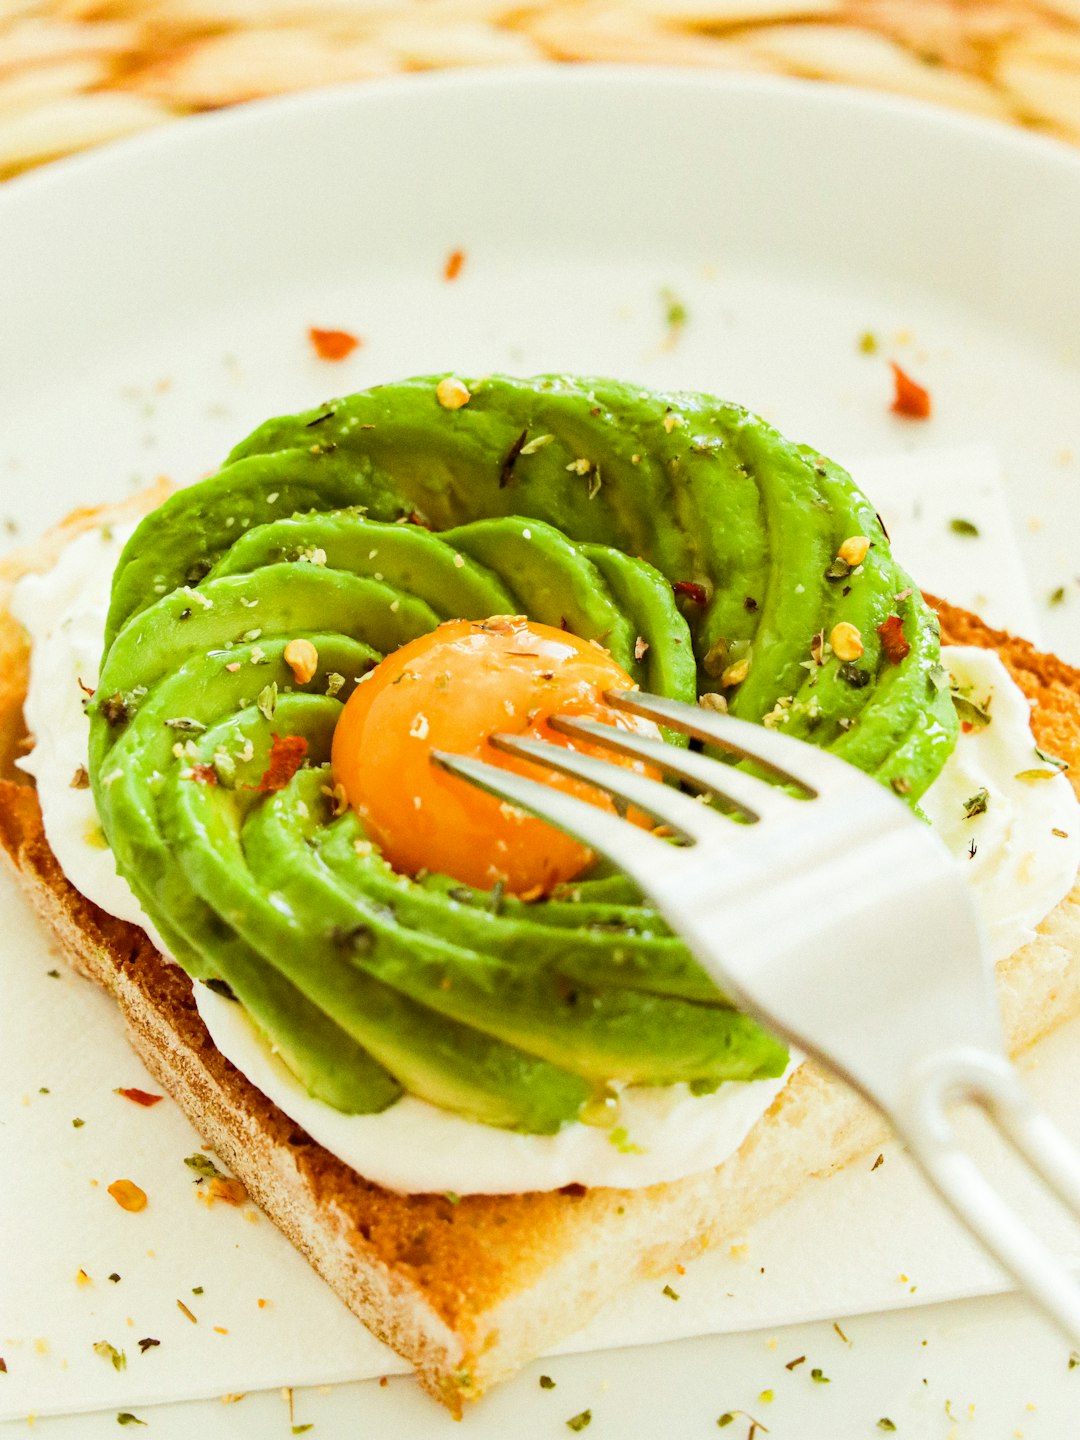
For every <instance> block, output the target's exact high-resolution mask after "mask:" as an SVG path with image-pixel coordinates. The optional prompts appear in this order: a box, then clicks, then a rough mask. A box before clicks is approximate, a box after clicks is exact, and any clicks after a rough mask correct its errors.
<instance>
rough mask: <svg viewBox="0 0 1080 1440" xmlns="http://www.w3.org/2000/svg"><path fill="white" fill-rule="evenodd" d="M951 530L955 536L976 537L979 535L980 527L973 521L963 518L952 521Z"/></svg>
mask: <svg viewBox="0 0 1080 1440" xmlns="http://www.w3.org/2000/svg"><path fill="white" fill-rule="evenodd" d="M949 529H950V530H951V531H952V533H953V534H954V535H967V536H969V537H975V536H977V535H978V533H979V527H978V526H977V525H976V524H975V522H974V521H973V520H964V519H963V518H957V519H956V520H950V521H949Z"/></svg>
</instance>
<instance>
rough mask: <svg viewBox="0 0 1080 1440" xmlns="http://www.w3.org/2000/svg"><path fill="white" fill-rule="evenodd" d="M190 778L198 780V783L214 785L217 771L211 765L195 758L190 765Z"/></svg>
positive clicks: (216, 781) (216, 779) (216, 780)
mask: <svg viewBox="0 0 1080 1440" xmlns="http://www.w3.org/2000/svg"><path fill="white" fill-rule="evenodd" d="M191 778H192V779H193V780H198V782H199V784H200V785H216V784H217V783H218V777H217V771H216V770H215V769H214V767H213V765H204V764H203V762H202V761H201V760H197V761H196V762H195V764H194V765H192V767H191Z"/></svg>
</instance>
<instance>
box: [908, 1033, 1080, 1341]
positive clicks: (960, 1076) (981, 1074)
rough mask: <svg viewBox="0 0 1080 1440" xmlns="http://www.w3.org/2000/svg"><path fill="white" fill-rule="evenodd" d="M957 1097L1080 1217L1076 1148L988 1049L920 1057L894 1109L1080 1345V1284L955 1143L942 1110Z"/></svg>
mask: <svg viewBox="0 0 1080 1440" xmlns="http://www.w3.org/2000/svg"><path fill="white" fill-rule="evenodd" d="M958 1100H967V1101H971V1102H974V1103H975V1104H977V1105H979V1106H980V1107H981V1108H982V1109H983V1110H984V1111H985V1112H986V1114H987V1116H988V1117H989V1118H990V1120H991V1122H992V1123H993V1124H994V1125H995V1127H996V1128H997V1129H998V1131H999V1132H1000V1133H1001V1134H1002V1135H1003V1136H1004V1137H1005V1138H1006V1139H1007V1140H1008V1141H1009V1142H1010V1143H1011V1144H1012V1146H1013V1148H1014V1149H1015V1150H1016V1151H1017V1152H1018V1153H1019V1154H1020V1155H1021V1156H1022V1157H1023V1159H1024V1160H1026V1161H1027V1163H1028V1165H1029V1166H1030V1167H1031V1169H1032V1170H1033V1171H1034V1172H1035V1173H1036V1174H1037V1175H1038V1176H1039V1178H1040V1179H1041V1180H1042V1181H1043V1182H1044V1183H1045V1184H1046V1185H1047V1187H1048V1188H1049V1189H1051V1190H1052V1191H1053V1192H1054V1193H1055V1194H1056V1195H1057V1197H1058V1198H1059V1200H1061V1202H1062V1203H1063V1204H1064V1205H1065V1206H1066V1208H1067V1209H1069V1210H1070V1211H1071V1212H1072V1214H1073V1215H1074V1216H1075V1217H1076V1218H1078V1219H1080V1154H1078V1153H1077V1151H1076V1149H1075V1148H1074V1146H1073V1145H1072V1144H1070V1142H1069V1141H1068V1140H1066V1138H1065V1136H1064V1135H1062V1133H1061V1132H1060V1130H1058V1128H1057V1127H1056V1126H1055V1125H1054V1124H1052V1122H1051V1121H1050V1120H1048V1119H1047V1117H1046V1116H1045V1115H1043V1114H1042V1113H1041V1112H1040V1111H1039V1110H1038V1109H1037V1108H1036V1106H1035V1105H1034V1103H1033V1102H1032V1100H1031V1098H1030V1096H1029V1095H1028V1094H1027V1092H1026V1090H1025V1089H1024V1087H1023V1085H1022V1083H1021V1081H1020V1078H1019V1076H1018V1074H1017V1072H1016V1070H1015V1069H1014V1068H1013V1066H1012V1065H1011V1064H1009V1062H1008V1061H1007V1060H1005V1059H1004V1058H1003V1057H1001V1056H998V1055H994V1054H991V1053H989V1052H986V1051H981V1050H974V1049H971V1050H963V1051H958V1052H954V1053H953V1054H950V1055H938V1056H935V1057H934V1058H933V1059H931V1060H929V1061H928V1062H925V1063H924V1064H923V1065H922V1066H920V1067H919V1069H918V1071H917V1073H916V1075H915V1077H914V1079H913V1083H912V1085H911V1087H910V1089H909V1090H908V1092H907V1095H906V1097H905V1100H904V1102H903V1103H902V1105H901V1106H898V1107H897V1109H896V1111H894V1114H893V1119H894V1121H895V1123H896V1126H897V1129H898V1130H899V1132H900V1133H901V1135H902V1136H903V1139H904V1141H905V1143H906V1145H907V1147H908V1150H909V1152H910V1153H911V1156H912V1158H913V1159H914V1160H915V1161H916V1163H917V1164H918V1165H919V1166H920V1168H921V1169H922V1171H923V1173H924V1174H925V1175H926V1177H927V1179H928V1180H929V1181H930V1182H931V1184H932V1185H933V1186H934V1188H935V1189H936V1190H937V1191H938V1193H939V1194H940V1195H941V1196H942V1198H943V1199H944V1200H945V1201H946V1203H947V1204H948V1205H949V1206H950V1208H951V1209H952V1210H953V1212H954V1214H955V1215H956V1216H957V1217H958V1219H960V1220H961V1221H962V1222H963V1223H964V1224H965V1225H966V1226H967V1227H968V1229H969V1230H970V1231H971V1233H972V1234H973V1235H974V1236H975V1237H976V1238H977V1239H978V1240H980V1241H981V1242H982V1244H983V1245H984V1246H985V1248H986V1249H987V1250H988V1251H989V1252H990V1254H991V1255H993V1256H994V1258H995V1259H996V1260H997V1261H998V1263H999V1264H1000V1265H1001V1266H1002V1267H1003V1268H1004V1269H1005V1270H1007V1271H1008V1272H1009V1273H1010V1274H1011V1275H1012V1276H1013V1278H1014V1279H1015V1280H1016V1281H1017V1282H1018V1283H1019V1284H1020V1286H1021V1287H1022V1288H1023V1289H1024V1290H1026V1291H1027V1293H1028V1295H1030V1297H1031V1298H1032V1299H1033V1300H1034V1301H1035V1302H1036V1303H1037V1304H1038V1305H1040V1306H1041V1307H1042V1309H1043V1311H1044V1312H1045V1314H1046V1315H1048V1316H1049V1317H1050V1318H1051V1319H1052V1320H1054V1321H1055V1322H1056V1323H1057V1325H1058V1326H1059V1327H1060V1328H1061V1329H1062V1330H1063V1331H1064V1333H1065V1335H1066V1336H1067V1337H1068V1339H1069V1340H1070V1341H1071V1343H1072V1344H1073V1345H1074V1346H1075V1347H1076V1348H1077V1349H1080V1285H1078V1284H1077V1282H1076V1281H1075V1280H1074V1279H1073V1277H1072V1276H1071V1275H1070V1273H1069V1272H1068V1271H1067V1270H1066V1269H1065V1268H1064V1266H1063V1265H1062V1263H1061V1260H1060V1258H1059V1257H1057V1256H1055V1255H1054V1253H1053V1252H1052V1251H1051V1250H1049V1249H1048V1247H1047V1246H1046V1245H1045V1244H1044V1243H1043V1242H1042V1240H1040V1239H1039V1237H1038V1236H1037V1235H1036V1234H1035V1233H1034V1232H1033V1231H1032V1230H1031V1228H1030V1227H1029V1226H1028V1225H1026V1224H1025V1223H1024V1222H1023V1221H1022V1220H1020V1219H1019V1217H1018V1216H1017V1215H1016V1213H1015V1212H1014V1211H1013V1210H1012V1209H1011V1207H1010V1206H1009V1205H1008V1204H1006V1202H1005V1201H1004V1200H1003V1199H1002V1197H1001V1195H1000V1194H999V1193H998V1191H997V1190H996V1189H995V1188H994V1186H993V1185H992V1184H991V1183H990V1181H989V1180H988V1179H987V1178H986V1176H985V1175H984V1174H983V1172H982V1171H981V1170H980V1169H979V1167H978V1166H977V1165H976V1164H975V1162H974V1160H973V1159H972V1158H971V1156H970V1155H968V1154H967V1153H966V1151H964V1150H963V1149H962V1148H961V1145H960V1140H959V1137H958V1136H957V1133H956V1130H955V1128H954V1126H953V1124H952V1121H951V1120H950V1118H949V1115H948V1113H947V1109H946V1107H947V1106H948V1105H950V1104H952V1103H955V1102H956V1101H958Z"/></svg>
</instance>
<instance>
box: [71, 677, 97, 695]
mask: <svg viewBox="0 0 1080 1440" xmlns="http://www.w3.org/2000/svg"><path fill="white" fill-rule="evenodd" d="M75 680H76V683H77V684H78V686H79V689H80V690H81V691H82V693H83V694H84V695H89V696H90V698H91V699H93V697H94V691H93V690H92V689H91V688H90V686H89V685H84V684H83V681H82V676H81V675H76V677H75Z"/></svg>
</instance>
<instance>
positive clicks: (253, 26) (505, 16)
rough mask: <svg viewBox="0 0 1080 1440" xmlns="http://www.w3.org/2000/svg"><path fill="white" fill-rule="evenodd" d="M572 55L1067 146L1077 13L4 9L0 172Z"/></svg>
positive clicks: (821, 7) (1006, 7) (621, 6)
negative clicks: (1019, 129) (898, 104)
mask: <svg viewBox="0 0 1080 1440" xmlns="http://www.w3.org/2000/svg"><path fill="white" fill-rule="evenodd" d="M586 60H602V61H623V62H633V63H639V64H640V63H645V64H657V65H692V66H696V67H699V68H715V69H722V70H750V71H766V72H773V73H782V74H789V75H800V76H806V77H810V78H813V79H819V80H834V81H843V82H845V83H848V84H855V85H862V86H867V87H869V88H871V89H876V90H883V91H891V92H894V93H901V94H905V95H914V96H918V97H920V98H922V99H925V100H930V101H934V102H937V103H939V104H943V105H948V106H953V107H956V108H958V109H961V110H967V111H973V112H975V113H977V114H981V115H986V116H990V117H993V118H997V119H1000V120H1002V121H1005V122H1011V123H1014V124H1019V125H1024V126H1028V127H1031V128H1035V129H1039V130H1043V131H1046V132H1049V133H1051V134H1054V135H1058V136H1061V137H1063V138H1065V139H1067V140H1071V141H1073V142H1075V143H1077V144H1080V0H801V3H800V0H540V3H533V4H529V3H527V0H522V3H516V4H515V3H512V0H0V179H2V178H6V177H7V176H10V175H14V174H16V173H18V172H19V171H21V170H26V169H29V168H30V167H32V166H34V165H39V164H42V163H43V162H45V161H48V160H51V159H54V158H56V157H57V156H60V155H65V154H68V153H70V152H72V151H75V150H82V149H86V148H88V147H90V146H93V145H98V144H102V143H104V142H106V141H108V140H112V139H115V138H117V137H119V136H121V135H127V134H131V133H132V132H134V131H137V130H142V129H145V128H147V127H149V126H151V125H159V124H162V123H164V122H165V121H168V120H171V119H173V118H174V117H177V116H181V115H186V114H190V113H192V112H193V111H198V110H208V109H215V108H218V107H220V106H225V105H235V104H238V103H240V102H242V101H244V100H250V99H254V98H256V97H259V96H265V95H274V94H280V93H283V92H285V91H289V90H302V89H310V88H313V87H316V86H319V85H328V84H338V83H341V82H343V81H350V80H366V79H370V78H373V77H377V76H383V75H389V74H394V73H399V72H405V71H416V70H431V69H443V68H447V67H450V66H455V67H460V66H470V65H507V64H519V65H520V64H530V63H535V64H544V63H551V62H562V63H573V62H575V61H586Z"/></svg>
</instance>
